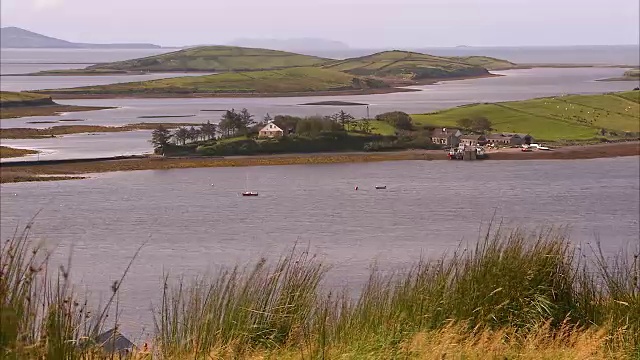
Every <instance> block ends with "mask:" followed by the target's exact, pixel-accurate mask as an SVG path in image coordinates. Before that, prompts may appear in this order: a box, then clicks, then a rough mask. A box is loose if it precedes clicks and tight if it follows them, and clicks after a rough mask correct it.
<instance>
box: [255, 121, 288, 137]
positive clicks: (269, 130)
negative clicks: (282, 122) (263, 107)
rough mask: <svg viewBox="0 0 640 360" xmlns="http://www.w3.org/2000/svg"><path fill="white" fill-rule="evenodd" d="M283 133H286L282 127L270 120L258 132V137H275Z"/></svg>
mask: <svg viewBox="0 0 640 360" xmlns="http://www.w3.org/2000/svg"><path fill="white" fill-rule="evenodd" d="M283 135H284V131H283V130H282V129H280V128H279V127H278V125H276V124H274V123H273V121H270V122H269V123H268V124H267V125H266V126H265V127H263V128H262V129H261V130H260V132H259V133H258V137H261V138H275V137H281V136H283Z"/></svg>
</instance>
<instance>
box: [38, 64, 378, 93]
mask: <svg viewBox="0 0 640 360" xmlns="http://www.w3.org/2000/svg"><path fill="white" fill-rule="evenodd" d="M377 87H386V85H385V84H384V83H382V82H379V81H375V80H370V79H363V78H359V77H354V76H353V75H349V74H346V73H342V72H339V71H333V70H327V69H321V68H316V67H300V68H289V69H282V70H272V71H251V72H235V73H223V74H217V75H205V76H192V77H180V78H172V79H161V80H151V81H143V82H132V83H122V84H112V85H103V86H89V87H79V88H71V89H60V90H48V91H42V92H43V93H56V94H117V95H136V94H190V93H201V94H287V93H307V92H318V91H340V90H343V91H345V90H363V89H369V88H377Z"/></svg>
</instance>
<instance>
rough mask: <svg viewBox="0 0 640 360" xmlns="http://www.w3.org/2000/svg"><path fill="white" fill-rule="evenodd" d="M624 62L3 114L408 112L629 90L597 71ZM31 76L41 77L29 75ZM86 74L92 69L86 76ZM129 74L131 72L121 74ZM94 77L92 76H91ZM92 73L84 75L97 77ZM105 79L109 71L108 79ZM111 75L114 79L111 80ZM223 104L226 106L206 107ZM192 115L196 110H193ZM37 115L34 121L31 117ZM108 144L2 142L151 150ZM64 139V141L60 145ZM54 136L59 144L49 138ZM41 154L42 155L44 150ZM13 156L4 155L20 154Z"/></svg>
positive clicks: (122, 120) (87, 121) (116, 141)
mask: <svg viewBox="0 0 640 360" xmlns="http://www.w3.org/2000/svg"><path fill="white" fill-rule="evenodd" d="M623 71H624V69H618V68H576V69H550V68H536V69H528V70H508V71H500V72H497V73H499V74H501V75H504V76H500V77H493V78H484V79H470V80H460V81H448V82H443V83H441V84H437V85H427V86H420V87H416V88H417V89H419V90H420V91H417V92H407V93H392V94H377V95H354V96H323V97H319V96H312V97H277V98H197V99H164V98H163V99H106V100H100V99H93V100H59V101H58V102H59V103H61V104H68V105H85V106H109V107H116V108H115V109H110V110H100V111H91V112H74V113H67V114H63V115H62V116H40V117H27V118H21V119H10V120H3V121H2V122H0V127H2V128H11V127H31V128H46V127H50V126H54V125H65V124H83V125H107V126H119V125H125V124H132V123H139V122H193V123H203V122H206V121H211V122H212V123H217V122H219V121H220V117H221V115H222V111H224V110H228V109H232V108H235V109H236V110H238V109H241V108H247V109H248V110H249V111H250V112H251V113H252V114H254V115H255V118H256V119H261V118H262V117H263V116H264V115H265V114H267V113H269V114H270V115H271V116H275V115H277V114H288V115H298V116H309V115H330V114H333V113H335V112H337V111H339V110H341V109H344V110H345V111H348V112H350V113H351V114H353V115H354V116H355V117H365V116H366V115H367V107H366V106H349V107H343V108H341V107H335V106H308V105H301V104H304V103H309V102H317V101H327V100H338V101H351V102H359V103H366V104H370V105H369V113H370V115H371V116H375V115H377V114H380V113H383V112H387V111H396V110H399V111H405V112H407V113H412V114H415V113H425V112H432V111H436V110H442V109H446V108H451V107H455V106H460V105H466V104H471V103H480V102H497V101H511V100H525V99H530V98H534V97H542V96H554V95H562V94H597V93H603V92H610V91H621V90H630V89H632V88H633V87H634V86H637V83H634V82H626V81H618V82H603V81H596V80H597V79H603V78H609V77H615V76H620V75H621V74H622V72H623ZM29 78H30V79H36V80H37V79H39V78H36V77H29ZM84 78H88V77H84ZM121 78H123V79H126V77H121ZM11 79H15V78H14V77H5V78H3V81H2V83H3V84H5V83H6V81H7V80H8V81H11ZM53 79H54V80H56V79H57V80H56V81H72V79H69V78H66V77H62V78H60V77H54V78H53ZM92 79H93V78H92ZM92 79H87V80H92ZM104 80H106V79H104ZM113 80H114V79H111V80H109V81H113ZM202 110H221V111H213V112H212V111H202ZM164 115H172V116H178V115H184V116H189V117H183V118H180V117H179V118H161V117H158V118H140V117H141V116H145V117H147V116H164ZM194 115H195V116H194ZM64 119H67V120H68V119H82V120H84V121H82V122H73V123H67V122H60V123H57V124H51V123H37V122H41V121H47V122H49V121H56V120H64ZM34 122H36V123H34ZM105 138H108V139H109V143H106V142H105V143H104V144H105V145H109V147H110V149H111V150H110V151H107V149H104V148H99V149H96V148H94V147H93V143H92V141H91V140H90V139H92V138H89V137H88V136H86V135H84V136H80V135H78V136H67V137H62V138H60V139H57V140H52V139H39V140H16V141H12V142H9V141H5V140H3V144H6V145H8V146H10V144H17V145H19V146H21V147H24V146H25V145H26V144H28V145H30V146H33V148H36V149H41V150H44V152H45V153H46V154H47V155H45V156H47V157H48V158H52V157H55V158H75V157H77V156H78V153H79V152H80V153H82V154H84V157H90V156H89V155H90V154H96V153H98V152H99V153H100V154H104V155H105V156H114V155H122V154H124V153H127V154H129V153H132V152H133V150H136V151H139V150H143V149H144V151H143V152H149V151H151V145H150V144H149V142H148V138H144V137H142V136H140V135H139V134H136V135H129V134H126V133H111V134H108V135H107V137H105ZM63 143H64V145H62V144H63ZM53 144H56V146H55V147H51V145H53ZM41 156H42V155H41ZM16 160H18V159H9V160H6V161H16Z"/></svg>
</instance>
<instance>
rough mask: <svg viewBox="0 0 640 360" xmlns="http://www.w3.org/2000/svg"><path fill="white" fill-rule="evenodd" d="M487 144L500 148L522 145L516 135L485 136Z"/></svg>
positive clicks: (518, 136)
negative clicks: (499, 146) (500, 146)
mask: <svg viewBox="0 0 640 360" xmlns="http://www.w3.org/2000/svg"><path fill="white" fill-rule="evenodd" d="M487 143H489V144H493V145H502V146H514V145H522V138H521V137H520V135H518V134H491V135H489V136H487Z"/></svg>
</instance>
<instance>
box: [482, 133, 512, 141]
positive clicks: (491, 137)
mask: <svg viewBox="0 0 640 360" xmlns="http://www.w3.org/2000/svg"><path fill="white" fill-rule="evenodd" d="M516 136H517V137H520V135H518V134H490V135H489V136H487V139H489V140H509V139H511V138H513V137H516Z"/></svg>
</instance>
